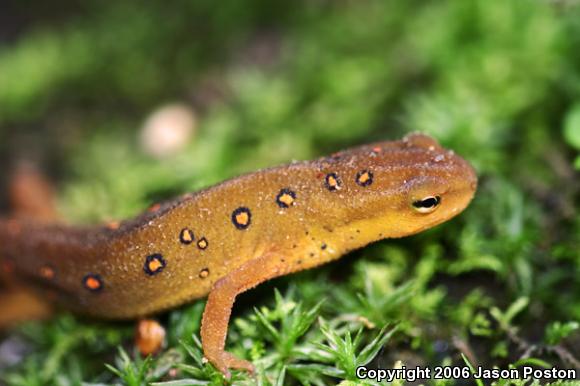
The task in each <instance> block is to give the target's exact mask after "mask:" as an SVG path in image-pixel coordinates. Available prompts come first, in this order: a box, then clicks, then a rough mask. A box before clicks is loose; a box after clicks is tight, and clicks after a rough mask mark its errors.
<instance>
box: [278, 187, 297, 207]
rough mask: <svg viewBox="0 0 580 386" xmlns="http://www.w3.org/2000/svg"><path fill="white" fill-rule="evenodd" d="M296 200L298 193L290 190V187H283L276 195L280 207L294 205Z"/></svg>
mask: <svg viewBox="0 0 580 386" xmlns="http://www.w3.org/2000/svg"><path fill="white" fill-rule="evenodd" d="M295 200H296V193H295V192H293V191H292V190H290V188H284V189H281V190H280V192H279V193H278V195H277V196H276V203H277V204H278V206H279V207H280V208H289V207H291V206H292V205H294V202H295Z"/></svg>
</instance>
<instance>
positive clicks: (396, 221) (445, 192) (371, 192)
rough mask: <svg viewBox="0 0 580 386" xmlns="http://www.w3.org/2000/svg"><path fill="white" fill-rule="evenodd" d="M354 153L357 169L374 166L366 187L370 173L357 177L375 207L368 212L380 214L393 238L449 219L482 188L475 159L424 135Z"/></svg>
mask: <svg viewBox="0 0 580 386" xmlns="http://www.w3.org/2000/svg"><path fill="white" fill-rule="evenodd" d="M351 154H352V155H353V158H352V161H353V162H352V164H351V167H354V168H358V169H360V168H366V166H365V165H368V168H369V170H371V171H372V180H373V182H372V184H369V185H368V186H366V187H365V186H364V183H365V181H363V180H364V179H365V178H367V177H368V176H366V175H363V176H362V179H363V180H357V181H356V182H357V183H358V185H360V186H361V187H358V191H359V192H358V193H359V194H360V193H362V195H361V196H360V197H365V199H363V200H362V201H367V205H365V206H366V207H367V208H371V210H372V212H368V213H367V216H369V217H375V218H376V217H378V218H379V221H380V227H381V229H382V230H384V232H383V233H384V234H386V235H391V237H400V236H406V235H410V234H414V233H417V232H420V231H422V230H424V229H427V228H430V227H432V226H435V225H437V224H440V223H442V222H445V221H447V220H449V219H450V218H452V217H454V216H456V215H457V214H459V213H461V211H463V210H464V209H465V208H466V207H467V205H468V204H469V202H470V201H471V199H472V198H473V195H474V193H475V190H476V188H477V176H476V175H475V171H474V169H473V168H472V167H471V166H470V165H469V163H467V161H465V160H464V159H463V158H461V157H459V156H458V155H456V154H455V153H454V152H453V151H450V150H446V149H444V148H442V147H441V146H440V145H439V144H438V143H437V141H435V140H434V139H433V138H431V137H429V136H427V135H424V134H410V135H408V136H406V137H405V138H403V139H402V140H400V141H396V142H381V143H376V144H373V145H370V146H364V147H362V148H359V149H356V151H354V152H353V153H351ZM369 155H370V157H369ZM357 178H359V177H358V176H357ZM370 201H372V202H373V203H372V204H371V205H369V203H370Z"/></svg>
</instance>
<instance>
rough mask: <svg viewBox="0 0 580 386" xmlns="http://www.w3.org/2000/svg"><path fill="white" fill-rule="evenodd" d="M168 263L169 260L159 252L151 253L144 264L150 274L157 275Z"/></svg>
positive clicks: (144, 269) (146, 271)
mask: <svg viewBox="0 0 580 386" xmlns="http://www.w3.org/2000/svg"><path fill="white" fill-rule="evenodd" d="M166 265H167V262H166V261H165V259H164V258H163V256H161V255H160V254H159V253H155V254H153V255H149V256H147V257H146V258H145V264H144V265H143V271H145V273H146V274H147V275H149V276H153V275H157V274H158V273H161V271H163V268H165V266H166Z"/></svg>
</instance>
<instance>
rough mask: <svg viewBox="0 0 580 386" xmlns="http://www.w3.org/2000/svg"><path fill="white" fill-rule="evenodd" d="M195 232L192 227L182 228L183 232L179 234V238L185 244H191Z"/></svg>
mask: <svg viewBox="0 0 580 386" xmlns="http://www.w3.org/2000/svg"><path fill="white" fill-rule="evenodd" d="M193 238H194V236H193V232H192V231H191V229H187V228H185V229H182V230H181V234H180V235H179V240H180V241H181V242H182V243H184V244H189V243H191V242H192V241H193Z"/></svg>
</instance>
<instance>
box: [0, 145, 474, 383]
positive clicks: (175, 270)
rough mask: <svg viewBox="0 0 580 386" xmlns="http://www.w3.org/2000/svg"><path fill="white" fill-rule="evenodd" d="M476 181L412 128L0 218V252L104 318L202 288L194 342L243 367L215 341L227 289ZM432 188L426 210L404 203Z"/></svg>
mask: <svg viewBox="0 0 580 386" xmlns="http://www.w3.org/2000/svg"><path fill="white" fill-rule="evenodd" d="M476 184H477V179H476V176H475V173H474V171H473V169H472V168H471V167H470V166H469V164H468V163H467V162H466V161H464V160H463V159H462V158H460V157H458V156H456V155H454V153H453V152H451V151H447V150H445V149H443V148H441V147H440V146H439V145H438V144H437V142H436V141H435V140H433V139H431V138H430V137H428V136H425V135H421V134H413V135H410V136H408V137H406V138H404V139H403V140H401V141H394V142H380V143H374V144H370V145H366V146H361V147H357V148H353V149H350V150H347V151H343V152H340V153H336V154H334V155H332V156H330V157H325V158H321V159H318V160H315V161H309V162H299V163H294V164H290V165H284V166H280V167H275V168H271V169H266V170H262V171H258V172H255V173H251V174H247V175H244V176H241V177H237V178H234V179H231V180H228V181H226V182H223V183H221V184H219V185H216V186H214V187H211V188H209V189H206V190H203V191H200V192H198V193H195V194H191V195H187V196H184V197H182V198H180V199H178V200H176V201H173V202H170V203H166V204H162V205H156V206H154V207H152V208H150V210H149V211H148V212H147V213H146V214H144V215H142V216H141V217H139V218H137V219H134V220H130V221H126V222H122V223H119V224H115V223H113V224H108V225H105V226H98V227H91V228H78V227H71V226H64V225H57V224H49V223H46V222H38V221H25V220H17V219H11V220H3V221H0V264H2V265H3V266H4V270H5V273H8V274H9V275H10V276H14V275H17V276H18V277H22V278H24V279H26V280H27V281H28V282H29V283H32V284H34V285H35V286H37V287H40V288H42V289H43V292H45V293H49V294H53V296H55V297H56V298H57V299H59V300H60V301H61V303H62V304H64V305H65V306H67V307H69V308H72V309H73V310H75V311H78V312H81V313H84V314H88V315H94V316H97V317H102V318H121V319H122V318H135V317H141V316H145V315H149V314H152V313H155V312H159V311H161V310H164V309H168V308H171V307H174V306H176V305H179V304H182V303H185V302H188V301H191V300H193V299H197V298H200V297H203V296H205V295H207V294H208V293H209V294H210V296H209V299H208V305H207V307H206V310H205V313H204V317H203V321H202V322H203V324H202V332H201V335H202V341H203V346H204V352H205V354H206V357H207V358H208V359H209V360H210V361H211V362H212V363H213V364H214V365H216V366H217V367H218V368H219V369H220V370H221V371H222V372H224V373H225V374H228V367H237V368H246V369H251V365H250V364H248V363H247V362H244V361H240V360H238V359H236V358H233V357H232V356H231V355H230V354H229V353H227V352H225V351H223V348H224V345H225V336H226V332H227V324H228V321H229V315H230V311H231V306H232V304H233V301H234V299H235V296H236V295H237V294H239V293H240V292H243V291H245V290H247V289H249V288H251V287H254V286H255V285H257V284H259V283H261V282H263V281H266V280H268V279H270V278H273V277H276V276H282V275H285V274H288V273H291V272H295V271H298V270H302V269H307V268H312V267H315V266H318V265H320V264H323V263H326V262H328V261H331V260H334V259H337V258H338V257H340V256H342V255H344V254H345V253H347V252H348V251H351V250H353V249H356V248H360V247H362V246H364V245H366V244H368V243H370V242H373V241H376V240H380V239H384V238H392V237H403V236H408V235H412V234H415V233H418V232H421V231H422V230H425V229H427V228H430V227H433V226H435V225H437V224H439V223H442V222H444V221H446V220H448V219H450V218H451V217H454V216H455V215H457V214H458V213H460V212H461V211H462V210H463V209H464V208H465V207H466V206H467V205H468V203H469V202H470V200H471V199H472V197H473V194H474V192H475V189H476ZM435 196H436V197H438V199H439V200H440V201H439V203H438V205H437V207H436V208H435V210H433V211H431V212H429V213H423V212H421V211H418V210H417V209H416V208H414V207H413V203H414V202H417V201H418V200H423V199H425V198H426V197H435ZM210 291H211V293H210Z"/></svg>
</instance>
